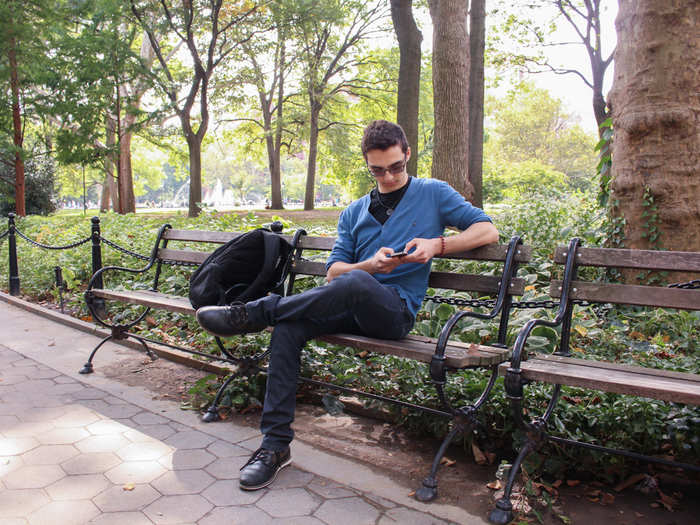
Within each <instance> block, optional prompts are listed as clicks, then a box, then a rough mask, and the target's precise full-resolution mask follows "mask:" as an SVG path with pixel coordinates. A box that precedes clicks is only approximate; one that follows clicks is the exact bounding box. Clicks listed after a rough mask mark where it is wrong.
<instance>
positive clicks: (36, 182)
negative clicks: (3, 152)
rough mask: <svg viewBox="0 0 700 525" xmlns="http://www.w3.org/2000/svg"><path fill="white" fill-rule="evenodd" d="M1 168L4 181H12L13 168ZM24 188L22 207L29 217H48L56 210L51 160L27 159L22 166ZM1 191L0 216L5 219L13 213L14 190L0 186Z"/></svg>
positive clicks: (13, 175)
mask: <svg viewBox="0 0 700 525" xmlns="http://www.w3.org/2000/svg"><path fill="white" fill-rule="evenodd" d="M0 166H2V167H1V168H0V170H2V173H3V175H4V179H6V180H14V178H15V174H14V168H10V167H9V166H5V165H0ZM24 170H25V182H24V184H25V186H24V193H25V194H24V206H25V209H26V210H27V214H29V215H48V214H49V213H52V212H54V211H55V210H56V204H55V203H54V198H55V193H56V192H55V187H54V181H55V175H56V174H55V171H56V168H55V165H54V163H53V160H52V159H50V158H47V157H33V158H30V159H28V160H27V161H26V162H25V165H24ZM0 187H1V188H2V189H3V191H2V192H1V193H0V216H1V217H7V214H8V213H10V212H14V211H15V192H14V188H10V187H8V186H7V185H6V184H3V185H2V186H0Z"/></svg>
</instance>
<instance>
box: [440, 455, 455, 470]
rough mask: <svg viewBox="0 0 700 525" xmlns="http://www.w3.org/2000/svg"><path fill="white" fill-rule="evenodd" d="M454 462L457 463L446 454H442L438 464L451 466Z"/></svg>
mask: <svg viewBox="0 0 700 525" xmlns="http://www.w3.org/2000/svg"><path fill="white" fill-rule="evenodd" d="M455 463H457V461H456V460H454V459H450V458H448V457H446V456H443V457H442V459H441V460H440V465H446V466H448V467H451V466H452V465H454V464H455Z"/></svg>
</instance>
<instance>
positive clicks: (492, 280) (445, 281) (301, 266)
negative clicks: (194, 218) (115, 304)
mask: <svg viewBox="0 0 700 525" xmlns="http://www.w3.org/2000/svg"><path fill="white" fill-rule="evenodd" d="M241 234H242V233H241V232H217V231H203V230H174V229H167V230H166V231H165V232H164V234H163V239H164V240H165V241H178V242H198V243H206V244H224V243H226V242H228V241H230V240H231V239H234V238H235V237H237V236H239V235H241ZM284 237H285V238H286V239H287V240H289V241H290V242H291V240H292V236H289V235H284ZM334 243H335V238H334V237H316V236H306V235H304V236H302V237H301V238H300V240H299V243H298V245H297V248H298V251H299V252H300V253H303V251H304V250H307V251H327V252H330V250H331V249H332V248H333V244H334ZM214 248H215V247H214ZM214 248H212V249H205V250H203V251H198V250H192V249H184V250H183V249H172V248H168V247H164V248H160V249H159V250H158V258H160V259H163V260H168V261H179V262H188V263H196V264H201V263H202V262H203V261H204V259H206V258H207V256H208V255H209V254H210V253H211V252H212V251H213V249H214ZM507 251H508V246H507V245H501V244H492V245H489V246H484V247H482V248H477V249H475V250H470V251H468V252H463V253H457V254H450V255H448V256H445V257H444V259H454V260H474V261H493V262H505V260H506V254H507ZM531 253H532V250H531V248H530V247H529V246H526V245H520V246H518V247H517V251H516V254H515V261H516V262H517V263H523V262H528V261H529V260H530V256H531ZM297 255H300V254H299V253H298V254H297ZM291 272H293V273H294V274H296V275H309V276H325V275H326V268H325V262H320V261H310V260H304V259H302V258H300V257H299V256H297V257H295V260H294V262H293V265H292V269H291ZM500 281H501V279H500V277H499V276H493V275H472V274H463V273H456V272H455V273H453V272H440V271H433V272H431V274H430V280H429V286H431V287H433V288H441V289H448V290H456V291H470V292H479V293H483V294H492V295H495V294H497V293H498V291H499V287H500ZM524 290H525V280H524V279H522V278H514V279H512V281H511V286H510V289H509V290H508V295H522V294H523V293H524Z"/></svg>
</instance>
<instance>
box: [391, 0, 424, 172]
mask: <svg viewBox="0 0 700 525" xmlns="http://www.w3.org/2000/svg"><path fill="white" fill-rule="evenodd" d="M412 3H413V2H412V0H391V19H392V20H393V22H394V32H395V33H396V38H397V40H398V41H399V53H400V62H399V80H398V88H397V98H396V121H397V123H398V124H399V125H400V126H401V127H402V128H403V130H404V132H405V133H406V138H407V139H408V145H409V146H410V147H411V151H412V152H413V155H411V159H410V160H409V161H408V166H407V167H406V168H407V171H408V173H409V174H410V175H414V176H415V175H417V171H418V105H419V101H420V66H421V49H420V46H421V42H422V40H423V35H422V34H421V32H420V30H419V29H418V26H417V25H416V21H415V20H414V19H413V11H412V9H413V7H412Z"/></svg>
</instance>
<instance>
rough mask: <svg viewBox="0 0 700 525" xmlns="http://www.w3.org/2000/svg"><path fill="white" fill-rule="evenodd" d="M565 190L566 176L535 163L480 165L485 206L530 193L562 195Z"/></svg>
mask: <svg viewBox="0 0 700 525" xmlns="http://www.w3.org/2000/svg"><path fill="white" fill-rule="evenodd" d="M566 189H567V184H566V175H565V174H564V173H562V172H560V171H556V170H555V169H554V168H552V167H551V166H547V165H546V164H543V163H541V162H540V161H538V160H525V161H522V162H488V161H487V162H485V163H484V175H483V192H484V200H486V201H488V202H494V203H496V202H501V201H503V200H505V199H516V198H520V197H523V196H528V195H530V194H532V193H533V192H539V193H543V192H550V193H551V192H555V193H562V192H564V191H565V190H566Z"/></svg>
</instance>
